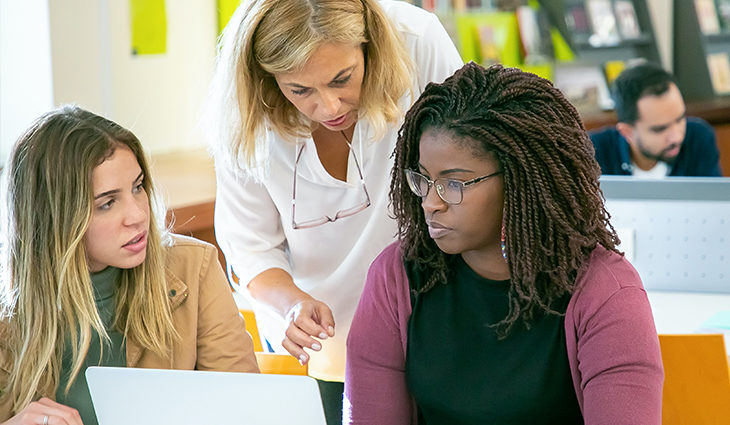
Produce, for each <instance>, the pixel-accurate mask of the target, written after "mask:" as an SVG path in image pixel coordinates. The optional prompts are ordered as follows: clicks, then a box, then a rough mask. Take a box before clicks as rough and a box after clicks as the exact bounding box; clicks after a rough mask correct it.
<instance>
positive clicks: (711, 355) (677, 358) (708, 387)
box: [659, 334, 730, 425]
mask: <svg viewBox="0 0 730 425" xmlns="http://www.w3.org/2000/svg"><path fill="white" fill-rule="evenodd" d="M659 344H660V346H661V352H662V362H663V363H664V393H663V397H662V423H663V424H664V425H675V424H677V425H679V424H692V425H701V424H730V369H728V357H727V353H726V351H725V344H724V340H723V336H722V335H721V334H689V335H659Z"/></svg>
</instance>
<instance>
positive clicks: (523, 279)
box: [390, 63, 619, 336]
mask: <svg viewBox="0 0 730 425" xmlns="http://www.w3.org/2000/svg"><path fill="white" fill-rule="evenodd" d="M427 129H434V130H445V131H450V132H451V133H453V134H454V135H455V136H456V137H462V138H469V139H472V140H474V141H476V142H478V144H479V147H480V148H481V149H482V150H483V151H484V152H493V153H494V155H495V156H496V158H497V162H498V163H499V166H500V169H501V170H502V172H503V176H504V177H503V178H504V214H503V225H504V233H505V240H506V254H507V262H508V266H509V271H510V276H511V280H510V289H509V312H508V314H507V317H505V318H504V319H503V320H502V321H501V322H499V323H497V324H495V326H496V327H497V328H498V331H499V332H500V334H502V335H503V336H505V335H506V334H507V333H509V331H510V330H511V328H512V326H513V325H514V324H515V323H516V322H517V321H518V320H520V319H521V320H522V322H523V323H524V324H525V325H526V326H527V327H528V328H529V326H530V323H531V322H532V321H533V320H534V319H535V318H536V314H538V313H541V312H546V313H552V314H558V313H557V312H556V311H554V310H553V309H552V307H551V305H553V302H554V301H557V300H558V299H559V298H561V297H563V296H565V295H566V294H572V293H573V292H574V290H575V285H576V277H577V275H578V273H579V272H580V270H581V268H582V267H583V266H584V265H586V264H587V260H588V258H589V256H590V254H591V252H592V251H593V249H594V248H595V247H596V246H597V245H598V244H600V245H602V246H603V247H605V248H606V249H609V250H612V251H614V252H617V253H618V251H617V249H616V245H617V244H618V243H619V239H618V236H617V235H616V232H615V230H614V228H613V226H611V224H610V222H609V218H610V215H609V214H608V212H607V211H606V209H605V207H604V197H603V192H602V191H601V189H600V188H599V184H598V177H599V175H600V168H599V166H598V163H597V162H596V160H595V158H594V150H593V145H592V144H591V142H590V140H589V138H588V135H587V134H586V131H585V128H584V127H583V124H582V122H581V119H580V116H579V115H578V112H577V111H576V109H575V108H574V107H573V106H572V105H571V104H570V103H569V102H568V101H567V100H566V99H565V97H564V96H563V94H562V93H561V92H560V91H559V90H558V89H556V88H555V87H553V85H552V84H551V83H550V82H549V81H548V80H545V79H543V78H540V77H538V76H536V75H534V74H530V73H527V72H523V71H521V70H519V69H516V68H503V67H502V66H501V65H493V66H491V67H489V68H483V67H481V66H479V65H477V64H475V63H468V64H466V65H464V66H463V67H462V68H461V69H460V70H458V71H456V73H455V74H454V75H453V76H451V77H449V78H447V79H446V81H444V82H443V83H442V84H433V83H431V84H429V85H428V86H427V87H426V89H425V91H424V92H423V93H422V94H421V96H420V97H419V99H418V100H417V101H416V103H415V104H414V105H413V106H412V107H411V109H410V110H409V111H408V113H407V114H406V117H405V121H404V123H403V126H402V127H401V129H400V131H399V133H398V141H397V144H396V149H395V153H394V155H395V166H394V167H393V171H392V181H391V187H390V202H391V205H392V207H393V211H394V214H395V218H396V220H397V223H398V237H399V239H400V241H401V246H402V249H403V254H404V258H405V260H408V261H412V262H413V263H414V264H415V265H416V266H417V267H419V269H421V270H424V271H425V276H429V278H428V279H426V281H425V283H424V284H423V285H421V287H419V288H413V291H414V292H415V293H416V294H417V293H423V292H426V291H428V290H430V289H431V288H433V287H434V286H435V285H437V284H446V283H447V280H448V274H449V267H450V264H451V258H453V256H448V255H446V254H445V253H443V252H442V251H441V250H439V248H438V246H437V245H436V243H435V242H434V241H433V239H431V238H430V237H429V234H428V230H427V225H426V222H425V217H424V213H423V209H422V207H421V198H419V197H418V196H416V195H415V194H413V192H411V190H410V189H409V187H408V183H407V181H406V179H405V174H404V170H407V169H411V170H417V169H418V161H419V142H420V139H421V135H422V134H423V133H424V132H425V131H426V130H427Z"/></svg>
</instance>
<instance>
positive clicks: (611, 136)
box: [589, 63, 722, 178]
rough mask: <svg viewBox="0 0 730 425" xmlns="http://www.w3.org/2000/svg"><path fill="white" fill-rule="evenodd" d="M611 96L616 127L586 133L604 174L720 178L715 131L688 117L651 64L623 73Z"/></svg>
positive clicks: (663, 74)
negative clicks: (613, 103)
mask: <svg viewBox="0 0 730 425" xmlns="http://www.w3.org/2000/svg"><path fill="white" fill-rule="evenodd" d="M612 96H613V99H614V101H615V109H616V115H617V118H618V123H617V124H616V126H615V127H614V126H611V127H604V128H602V129H600V130H597V131H592V132H589V135H590V137H591V140H592V141H593V146H594V148H595V150H596V160H598V163H599V164H600V165H601V173H602V174H619V175H633V176H636V177H643V178H663V177H665V176H718V177H719V176H722V172H721V170H720V163H719V158H720V154H719V152H718V149H717V141H716V140H715V131H714V130H713V128H712V127H711V126H710V125H709V124H707V123H706V122H705V121H703V120H701V119H699V118H691V117H690V118H688V117H687V116H686V108H685V104H684V99H683V98H682V93H680V91H679V88H678V87H677V84H676V81H675V79H674V77H673V76H672V75H671V74H670V73H668V72H667V71H665V70H664V69H663V68H661V67H659V66H657V65H654V64H649V63H644V64H640V65H636V66H633V67H631V68H628V69H626V70H624V71H623V72H622V73H621V74H620V75H619V76H618V77H617V78H616V80H615V81H614V84H613V88H612Z"/></svg>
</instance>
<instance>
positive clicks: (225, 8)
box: [216, 0, 241, 34]
mask: <svg viewBox="0 0 730 425" xmlns="http://www.w3.org/2000/svg"><path fill="white" fill-rule="evenodd" d="M239 4H241V0H216V8H217V9H218V34H220V33H221V32H223V28H225V27H226V25H228V21H229V20H231V16H233V12H235V11H236V8H238V5H239Z"/></svg>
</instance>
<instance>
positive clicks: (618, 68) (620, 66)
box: [603, 59, 626, 87]
mask: <svg viewBox="0 0 730 425" xmlns="http://www.w3.org/2000/svg"><path fill="white" fill-rule="evenodd" d="M624 69H626V62H625V61H622V60H618V59H617V60H612V61H607V62H605V63H604V64H603V74H604V75H605V76H606V84H608V86H609V87H611V84H613V82H614V80H615V79H616V77H618V76H619V74H621V72H623V70H624Z"/></svg>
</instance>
